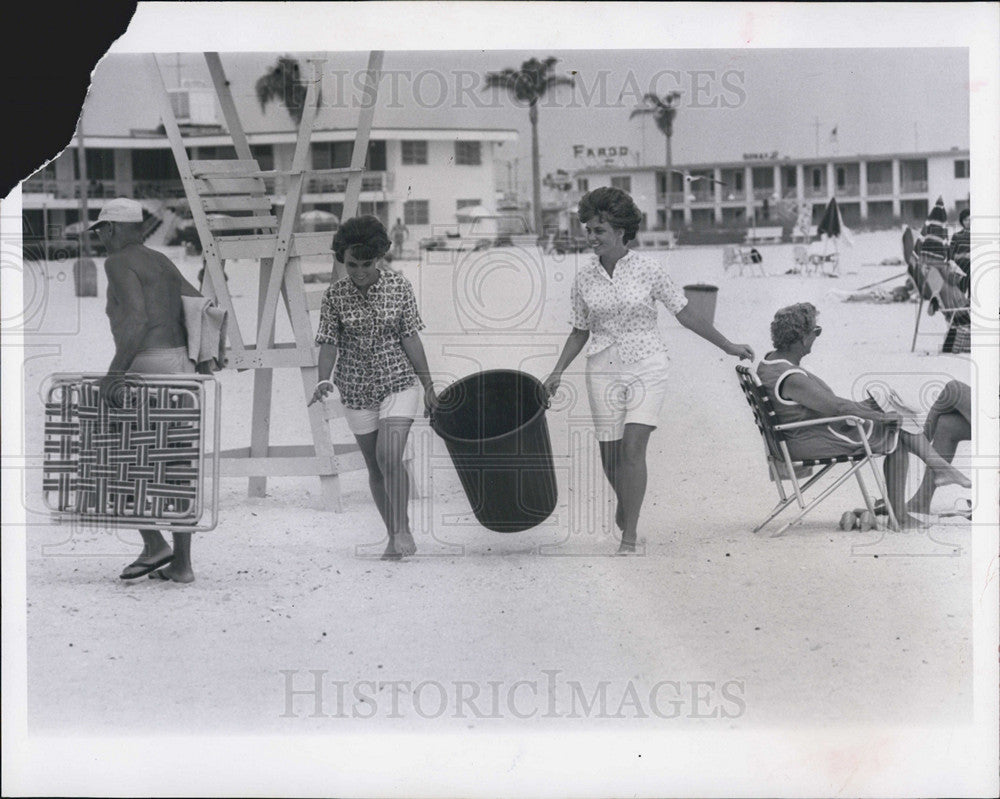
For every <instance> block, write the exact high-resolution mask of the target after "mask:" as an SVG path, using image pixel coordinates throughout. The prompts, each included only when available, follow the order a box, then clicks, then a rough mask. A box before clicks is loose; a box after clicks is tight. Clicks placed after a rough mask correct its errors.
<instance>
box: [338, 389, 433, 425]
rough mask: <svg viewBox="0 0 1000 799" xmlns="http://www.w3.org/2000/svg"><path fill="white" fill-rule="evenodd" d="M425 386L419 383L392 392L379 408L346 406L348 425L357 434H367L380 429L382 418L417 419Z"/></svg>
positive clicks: (345, 416)
mask: <svg viewBox="0 0 1000 799" xmlns="http://www.w3.org/2000/svg"><path fill="white" fill-rule="evenodd" d="M423 396H424V392H423V388H422V387H421V385H420V384H419V383H417V384H416V385H414V386H410V387H409V388H404V389H403V390H402V391H397V392H396V393H395V394H390V395H389V396H388V397H386V398H385V399H384V400H382V404H381V405H379V406H378V407H377V408H368V409H366V410H360V411H359V410H357V409H355V408H348V407H347V406H344V418H345V419H347V426H348V427H349V428H351V432H352V433H353V434H354V435H356V436H363V435H367V434H368V433H374V432H375V431H376V430H378V423H379V420H380V419H390V418H395V419H411V420H412V419H416V418H417V416H418V415H419V414H420V408H421V400H422V399H423Z"/></svg>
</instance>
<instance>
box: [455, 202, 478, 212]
mask: <svg viewBox="0 0 1000 799" xmlns="http://www.w3.org/2000/svg"><path fill="white" fill-rule="evenodd" d="M477 205H481V203H480V202H479V200H455V210H457V211H461V210H462V209H463V208H473V207H474V206H477Z"/></svg>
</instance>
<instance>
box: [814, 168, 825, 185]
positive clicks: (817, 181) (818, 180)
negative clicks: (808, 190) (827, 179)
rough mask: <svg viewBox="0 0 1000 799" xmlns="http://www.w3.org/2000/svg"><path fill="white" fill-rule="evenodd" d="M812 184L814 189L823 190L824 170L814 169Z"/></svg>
mask: <svg viewBox="0 0 1000 799" xmlns="http://www.w3.org/2000/svg"><path fill="white" fill-rule="evenodd" d="M812 183H813V188H814V189H822V188H823V170H822V169H819V168H818V167H817V168H814V169H813V171H812Z"/></svg>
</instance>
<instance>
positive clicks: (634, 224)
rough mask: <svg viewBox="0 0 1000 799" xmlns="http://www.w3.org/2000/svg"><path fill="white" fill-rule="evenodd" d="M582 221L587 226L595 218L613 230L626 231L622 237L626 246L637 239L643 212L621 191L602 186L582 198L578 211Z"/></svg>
mask: <svg viewBox="0 0 1000 799" xmlns="http://www.w3.org/2000/svg"><path fill="white" fill-rule="evenodd" d="M577 213H578V215H579V217H580V221H581V222H583V223H584V224H586V223H587V222H589V221H590V220H591V219H593V218H594V217H600V218H601V220H602V221H604V222H606V223H607V224H609V225H611V227H613V228H617V229H618V230H621V231H624V235H623V237H622V239H623V241H624V242H625V244H628V243H629V242H630V241H632V239H634V238H635V234H636V233H637V232H638V231H639V225H640V224H642V212H641V211H640V210H639V209H638V208H637V207H636V205H635V203H634V202H632V198H631V197H629V196H628V194H626V193H625V192H623V191H622V190H621V189H614V188H611V187H609V186H602V187H601V188H599V189H594V190H593V191H588V192H587V193H586V194H584V195H583V197H581V198H580V203H579V206H578V211H577Z"/></svg>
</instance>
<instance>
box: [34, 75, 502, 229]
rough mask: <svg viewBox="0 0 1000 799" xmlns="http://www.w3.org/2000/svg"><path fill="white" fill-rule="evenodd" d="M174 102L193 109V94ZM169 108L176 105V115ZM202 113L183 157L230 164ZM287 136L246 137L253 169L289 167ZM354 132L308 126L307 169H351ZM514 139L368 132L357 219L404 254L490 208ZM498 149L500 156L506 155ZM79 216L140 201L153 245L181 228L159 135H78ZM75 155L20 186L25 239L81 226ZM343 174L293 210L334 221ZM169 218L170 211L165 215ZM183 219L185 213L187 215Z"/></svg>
mask: <svg viewBox="0 0 1000 799" xmlns="http://www.w3.org/2000/svg"><path fill="white" fill-rule="evenodd" d="M190 94H191V97H189V98H187V99H186V100H185V103H184V104H182V105H183V107H184V108H188V107H191V108H197V107H198V104H197V102H196V101H197V100H198V96H197V94H196V93H195V92H193V91H192V92H190ZM177 105H178V103H177V102H176V98H175V108H176V107H177ZM204 105H205V107H206V108H207V111H205V112H204V113H203V114H202V115H201V118H200V119H198V118H197V116H198V115H197V114H196V113H194V112H192V113H191V114H190V115H189V116H188V118H187V119H185V118H183V116H182V119H181V122H182V126H181V130H182V134H183V135H184V138H185V142H186V145H187V150H188V155H189V157H190V158H192V159H222V158H235V157H236V152H235V150H234V148H233V146H232V139H231V138H230V136H229V134H228V133H227V132H226V130H225V129H224V128H223V127H222V125H221V124H218V123H217V122H215V121H214V119H215V116H216V115H215V113H214V109H213V108H212V106H211V105H210V104H209V103H208V102H207V101H206V103H205V104H204ZM296 135H297V134H296V131H295V130H294V129H292V127H291V123H289V125H288V129H287V130H280V131H270V132H254V131H247V138H248V140H249V143H250V148H251V151H252V154H253V156H254V158H255V159H256V160H257V163H258V165H259V167H260V168H261V170H277V171H287V170H289V169H290V168H291V164H292V155H293V153H294V150H295V141H296ZM354 136H355V130H354V128H343V129H340V128H338V129H328V130H322V129H318V128H317V129H315V130H314V131H313V135H312V140H311V152H310V165H311V167H312V168H314V169H329V168H338V167H348V166H350V160H351V153H352V150H353V146H354ZM517 139H518V134H517V131H516V130H513V129H494V128H488V129H487V128H477V129H472V128H381V129H379V128H373V129H372V131H371V135H370V141H369V146H368V156H367V162H366V171H365V173H364V176H363V180H362V186H361V195H360V200H359V207H358V213H360V214H374V215H376V216H378V217H379V218H380V219H381V220H382V222H383V223H384V224H385V225H386V227H387V228H391V227H392V225H393V224H395V222H396V219H397V218H398V219H402V220H403V222H404V223H405V224H406V226H407V227H408V228H409V238H408V239H407V242H406V247H407V248H408V249H410V248H412V249H415V248H416V246H417V243H418V242H419V241H420V239H421V238H424V237H428V236H431V235H432V234H438V233H440V232H441V230H442V229H454V228H455V227H456V223H457V219H456V216H457V213H458V212H459V211H460V210H461V209H463V208H469V207H473V206H486V207H487V208H488V207H490V206H494V205H495V204H496V197H497V186H496V177H495V162H496V161H498V160H503V158H504V157H505V156H506V152H509V153H510V154H511V155H510V156H506V157H508V158H509V157H512V156H513V154H514V152H515V151H516V148H517ZM505 150H506V152H505ZM84 151H85V153H86V155H85V158H86V183H87V207H88V216H90V218H91V219H94V218H96V217H97V214H98V213H99V211H100V208H101V206H102V205H103V204H104V202H106V201H107V200H109V199H111V198H114V197H118V196H123V197H131V198H133V199H136V200H138V201H140V202H141V203H142V204H143V206H144V207H145V209H146V210H147V211H148V212H149V213H150V214H151V215H153V216H155V217H159V218H160V219H161V220H163V221H164V222H165V223H166V224H165V225H162V226H160V227H161V231H162V232H161V233H160V239H161V241H167V240H168V239H169V235H170V233H171V232H172V228H173V227H174V226H176V225H178V224H181V225H183V224H185V222H184V219H183V217H184V208H185V207H186V200H185V197H184V190H183V187H182V185H181V180H180V175H179V173H178V171H177V166H176V164H175V162H174V156H173V153H172V152H171V150H170V145H169V143H168V141H167V138H166V136H165V135H164V134H163V132H162V128H161V129H159V130H130V131H127V132H118V133H116V134H108V135H101V134H100V133H99V132H97V131H93V132H90V131H88V132H87V133H86V135H85V138H84ZM79 157H80V156H79V148H78V142H77V140H76V138H74V139H73V140H72V141H71V142H70V143H69V145H68V146H67V148H66V149H65V150H64V151H63V152H62V153H61V154H59V156H58V157H56V158H54V159H53V160H52V161H51V162H49V163H48V164H47V165H46V166H45V167H43V168H42V169H40V170H39V171H38V172H36V173H35V174H34V175H32V176H31V177H30V178H28V179H27V180H25V181H24V182H23V184H22V198H23V231H24V238H25V241H28V240H34V241H39V240H41V239H42V236H43V230H45V231H47V232H48V235H49V238H59V237H60V236H61V235H63V231H64V230H65V228H66V227H67V226H69V225H72V224H73V223H76V222H79V219H80V192H81V190H82V187H81V181H80V168H79ZM265 184H266V186H267V191H268V193H269V194H271V195H272V196H273V197H274V200H275V204H276V205H279V206H280V205H281V204H282V202H283V197H284V195H285V194H286V192H287V187H286V186H284V185H282V179H281V178H277V179H275V178H268V179H265ZM346 188H347V177H346V176H341V175H336V176H322V177H320V176H317V177H312V178H309V179H308V181H307V183H306V187H305V191H304V194H303V197H302V203H301V210H302V212H305V211H309V210H312V209H318V210H321V211H327V212H330V213H332V214H334V215H335V216H336V217H337V219H338V220H339V219H340V217H341V216H342V214H343V207H344V194H345V191H346ZM171 211H175V212H176V213H170V212H171ZM188 215H189V212H188Z"/></svg>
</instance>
